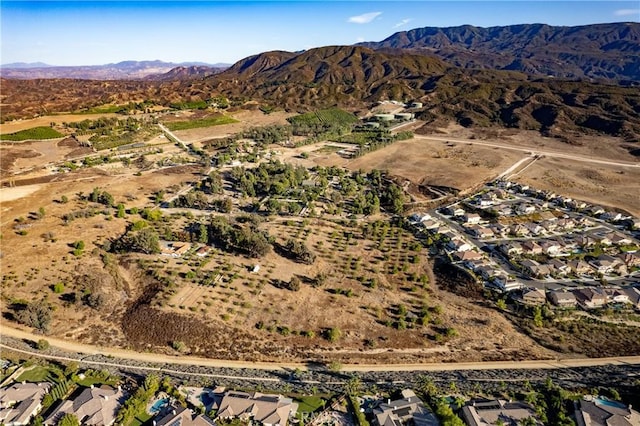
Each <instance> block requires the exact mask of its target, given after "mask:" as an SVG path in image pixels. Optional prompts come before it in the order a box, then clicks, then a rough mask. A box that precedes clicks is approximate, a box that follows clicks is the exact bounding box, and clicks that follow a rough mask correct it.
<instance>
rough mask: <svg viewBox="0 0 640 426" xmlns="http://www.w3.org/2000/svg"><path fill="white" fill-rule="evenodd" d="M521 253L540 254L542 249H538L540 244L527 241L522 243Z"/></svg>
mask: <svg viewBox="0 0 640 426" xmlns="http://www.w3.org/2000/svg"><path fill="white" fill-rule="evenodd" d="M522 252H523V253H524V254H541V253H542V247H540V244H538V243H536V242H535V241H532V240H527V241H525V242H524V243H522Z"/></svg>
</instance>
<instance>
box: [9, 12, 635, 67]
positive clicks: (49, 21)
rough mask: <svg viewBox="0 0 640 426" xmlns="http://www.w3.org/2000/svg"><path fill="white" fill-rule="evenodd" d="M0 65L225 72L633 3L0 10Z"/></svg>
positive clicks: (581, 18) (600, 15)
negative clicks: (153, 66) (279, 53)
mask: <svg viewBox="0 0 640 426" xmlns="http://www.w3.org/2000/svg"><path fill="white" fill-rule="evenodd" d="M0 13H1V18H0V19H1V21H0V23H1V34H0V35H1V41H0V63H3V64H6V63H11V62H45V63H48V64H53V65H94V64H105V63H111V62H119V61H123V60H153V59H160V60H164V61H170V62H184V61H201V62H208V63H216V62H227V63H233V62H235V61H237V60H239V59H242V58H244V57H247V56H250V55H253V54H256V53H260V52H264V51H268V50H288V51H297V50H303V49H309V48H312V47H318V46H327V45H334V44H343V45H344V44H353V43H356V42H358V41H365V40H366V41H378V40H382V39H384V38H386V37H388V36H390V35H391V34H393V33H395V32H397V31H403V30H409V29H412V28H419V27H425V26H439V27H444V26H457V25H463V24H471V25H476V26H484V27H486V26H495V25H510V24H522V23H546V24H550V25H584V24H593V23H605V22H622V21H634V22H638V21H640V2H639V1H637V0H635V1H544V0H536V1H523V0H510V1H504V0H503V1H478V0H475V1H457V0H449V1H429V0H420V1H267V0H263V1H231V0H227V1H193V2H192V1H135V2H134V1H129V2H127V1H105V2H85V1H66V2H57V1H42V2H31V1H6V0H2V1H1V2H0Z"/></svg>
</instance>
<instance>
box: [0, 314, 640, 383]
mask: <svg viewBox="0 0 640 426" xmlns="http://www.w3.org/2000/svg"><path fill="white" fill-rule="evenodd" d="M0 335H1V336H8V337H13V338H17V339H27V340H32V341H37V340H39V339H42V338H43V336H42V335H35V334H33V333H30V332H26V331H22V330H18V329H14V328H10V327H7V326H6V325H4V324H3V326H2V329H1V330H0ZM45 338H46V339H47V341H48V342H49V344H50V345H51V346H52V347H55V348H58V349H61V350H64V351H69V352H75V353H78V354H86V355H102V356H107V357H110V358H112V359H113V362H100V361H86V363H88V364H95V365H103V366H111V367H122V368H129V369H131V368H132V367H131V366H130V365H128V364H124V363H123V364H119V363H118V362H117V360H118V359H121V360H133V361H139V362H145V363H150V364H174V365H188V366H202V367H214V368H236V369H245V368H249V369H256V370H269V371H290V370H296V369H299V370H301V371H306V370H308V365H307V364H303V363H291V362H289V363H275V362H274V363H269V362H249V361H232V360H220V359H209V358H199V357H192V356H180V357H177V356H170V355H162V354H152V353H139V352H134V351H128V350H124V349H118V348H107V347H96V346H91V345H85V344H81V343H76V342H71V341H66V340H61V339H57V338H52V337H45ZM0 347H4V348H6V349H13V348H11V347H10V346H9V345H8V344H7V343H6V341H4V342H3V343H0ZM13 350H17V351H19V352H22V353H28V354H30V355H33V356H38V357H42V358H54V359H59V360H61V361H77V360H78V359H77V358H72V357H71V356H70V357H68V358H67V357H56V356H51V355H43V354H40V353H38V352H31V351H25V350H23V349H13ZM83 362H85V361H83ZM635 364H640V356H630V357H612V358H581V359H565V360H532V361H492V362H463V363H425V364H391V365H390V364H371V365H369V364H358V365H356V364H351V365H343V367H342V369H341V371H343V372H366V371H382V372H383V371H454V370H523V369H557V368H573V367H593V366H602V365H635ZM135 368H138V367H135ZM140 369H147V370H150V371H160V370H162V371H165V372H174V373H176V374H192V373H183V372H182V371H177V370H170V369H167V368H158V367H145V368H140ZM193 374H196V373H193ZM196 375H197V374H196ZM203 376H206V377H209V376H211V377H213V376H215V375H207V374H203ZM225 377H227V376H225Z"/></svg>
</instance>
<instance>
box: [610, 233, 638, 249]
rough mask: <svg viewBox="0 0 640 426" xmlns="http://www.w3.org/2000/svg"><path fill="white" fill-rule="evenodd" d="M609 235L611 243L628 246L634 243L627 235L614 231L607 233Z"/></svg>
mask: <svg viewBox="0 0 640 426" xmlns="http://www.w3.org/2000/svg"><path fill="white" fill-rule="evenodd" d="M607 236H608V237H609V241H611V244H615V245H616V246H627V245H630V244H632V243H633V240H632V239H631V238H629V237H627V236H626V235H622V234H618V233H617V232H612V233H610V234H607Z"/></svg>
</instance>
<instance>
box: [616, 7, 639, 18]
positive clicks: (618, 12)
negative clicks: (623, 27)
mask: <svg viewBox="0 0 640 426" xmlns="http://www.w3.org/2000/svg"><path fill="white" fill-rule="evenodd" d="M613 14H614V15H616V16H631V15H635V16H636V18H640V9H618V10H616V11H615V12H613Z"/></svg>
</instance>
